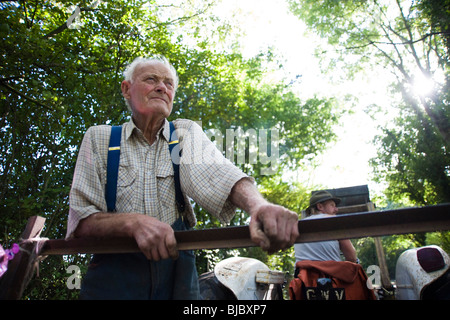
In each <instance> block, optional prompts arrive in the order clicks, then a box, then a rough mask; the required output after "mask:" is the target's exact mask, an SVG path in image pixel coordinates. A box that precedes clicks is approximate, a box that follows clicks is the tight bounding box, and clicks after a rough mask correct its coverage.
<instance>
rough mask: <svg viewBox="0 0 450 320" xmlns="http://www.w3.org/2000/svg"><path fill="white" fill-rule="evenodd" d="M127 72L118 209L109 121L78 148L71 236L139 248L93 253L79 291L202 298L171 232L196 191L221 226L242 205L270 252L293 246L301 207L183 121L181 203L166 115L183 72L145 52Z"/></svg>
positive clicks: (92, 295) (188, 216)
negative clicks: (181, 203)
mask: <svg viewBox="0 0 450 320" xmlns="http://www.w3.org/2000/svg"><path fill="white" fill-rule="evenodd" d="M124 75H125V80H124V81H123V82H122V85H121V88H122V94H123V96H124V98H125V101H126V103H127V105H128V107H129V109H130V110H131V112H132V117H131V120H130V121H129V122H127V123H125V124H124V125H123V128H122V136H121V140H120V166H119V169H118V179H117V200H116V202H115V203H116V207H115V211H114V212H108V209H107V203H106V200H105V184H106V180H107V157H108V143H109V139H110V136H111V127H110V126H106V125H103V126H95V127H91V128H89V130H88V131H87V132H86V134H85V137H84V139H83V143H82V145H81V148H80V151H79V155H78V160H77V165H76V169H75V174H74V178H73V183H72V189H71V193H70V212H69V219H68V230H67V237H68V238H70V237H84V238H108V237H130V238H134V239H135V241H136V243H137V245H138V246H139V248H140V250H141V253H138V254H110V255H94V257H93V260H92V262H91V264H90V266H89V270H88V272H87V274H86V276H85V278H84V279H83V285H82V290H81V297H82V298H86V299H196V298H198V297H199V292H198V280H197V272H196V269H195V260H194V255H193V254H192V252H184V251H178V250H177V242H176V239H175V236H174V230H184V229H186V228H189V227H192V226H194V225H195V223H196V218H195V216H194V213H193V210H192V207H191V206H190V202H189V198H191V199H193V200H194V201H195V202H196V203H197V204H199V205H200V206H202V207H203V208H205V209H206V210H207V211H208V212H209V213H210V214H212V215H215V216H216V217H218V219H219V220H220V221H222V222H224V223H226V222H229V221H230V219H231V218H232V217H233V216H234V212H235V209H236V207H239V208H241V209H243V210H245V211H246V212H248V213H249V214H250V217H251V220H250V226H249V227H250V234H251V238H252V240H253V241H254V242H255V244H257V245H260V246H261V247H262V248H263V249H264V250H267V251H269V252H274V251H277V250H280V249H285V248H287V247H289V246H292V245H293V243H294V242H295V239H296V238H297V236H298V229H297V223H296V222H297V219H298V218H297V214H296V213H294V212H291V211H289V210H287V209H285V208H283V207H281V206H278V205H274V204H272V203H269V202H268V201H266V200H265V199H264V198H263V197H262V196H261V195H260V193H259V192H258V190H257V188H256V187H255V185H254V183H253V180H252V179H251V178H249V177H247V176H246V175H245V174H243V173H242V172H241V171H240V170H239V169H238V168H236V167H235V166H234V165H233V164H232V163H231V162H229V161H228V160H226V159H225V158H224V157H223V156H222V154H221V153H220V152H218V151H217V150H216V149H215V148H212V147H211V146H212V142H211V141H210V140H209V139H208V138H207V137H206V135H205V134H204V133H203V132H202V130H201V128H200V127H199V126H198V125H197V124H196V123H195V122H193V121H189V120H184V119H179V120H175V121H173V124H174V126H175V128H176V132H177V133H178V141H179V147H180V150H181V154H182V156H181V158H180V163H179V174H180V184H181V190H182V192H183V198H184V200H185V205H186V206H185V209H184V210H178V209H177V201H176V194H175V193H176V192H175V189H176V188H175V183H174V172H175V171H174V168H173V163H172V157H171V154H170V153H169V143H172V142H171V137H170V132H171V131H170V124H169V122H168V121H167V120H166V119H167V118H168V117H169V115H170V114H171V112H172V105H173V100H174V96H175V92H176V89H177V85H178V76H177V73H176V70H175V69H174V67H173V66H172V65H171V64H170V63H169V62H168V61H167V59H165V58H164V57H156V58H150V59H143V58H138V59H136V60H135V61H133V63H131V64H130V66H129V67H128V68H127V69H126V71H125V72H124ZM212 150H216V151H215V152H214V151H212ZM188 197H189V198H188Z"/></svg>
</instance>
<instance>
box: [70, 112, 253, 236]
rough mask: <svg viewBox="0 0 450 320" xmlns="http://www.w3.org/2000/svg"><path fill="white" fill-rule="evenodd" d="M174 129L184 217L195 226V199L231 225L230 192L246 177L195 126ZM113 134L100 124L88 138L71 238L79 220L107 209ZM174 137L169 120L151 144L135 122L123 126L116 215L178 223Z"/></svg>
mask: <svg viewBox="0 0 450 320" xmlns="http://www.w3.org/2000/svg"><path fill="white" fill-rule="evenodd" d="M174 125H175V127H176V131H177V134H178V137H179V141H180V144H179V146H180V148H181V150H182V157H181V162H180V180H181V188H182V191H183V194H184V197H185V202H186V208H185V212H184V215H185V217H186V218H187V220H188V221H189V223H190V225H191V226H194V225H195V224H196V218H195V215H194V212H193V210H192V207H191V205H190V201H189V198H191V199H192V200H194V201H195V202H196V203H197V204H199V205H200V206H202V207H203V208H204V209H206V210H207V211H208V212H209V213H211V214H213V215H214V216H216V217H217V218H218V219H219V220H220V221H221V222H222V223H228V222H229V221H230V220H231V218H232V217H233V216H234V213H235V209H236V208H235V207H234V206H233V205H232V204H231V202H230V201H228V196H229V194H230V192H231V188H232V187H233V186H234V184H235V183H236V182H237V181H239V180H240V179H242V178H246V177H247V176H246V175H245V174H244V173H243V172H242V171H241V170H239V169H238V168H236V166H234V165H233V164H232V163H231V162H230V161H228V160H227V159H226V158H224V157H223V155H222V153H221V152H219V150H218V149H217V148H216V147H215V145H214V144H213V143H212V142H211V141H210V140H209V139H208V137H207V136H206V135H205V134H204V133H203V131H202V130H201V128H200V126H199V125H197V124H196V123H195V122H193V121H190V120H184V119H180V120H175V121H174ZM110 134H111V127H110V126H107V125H101V126H95V127H91V128H89V129H88V130H87V132H86V134H85V136H84V139H83V142H82V144H81V147H80V151H79V154H78V159H77V164H76V168H75V173H74V177H73V182H72V188H71V191H70V210H69V219H68V223H67V237H68V238H70V237H72V235H73V232H74V231H75V229H76V227H77V225H78V223H79V221H80V220H82V219H84V218H86V217H88V216H89V215H91V214H94V213H97V212H106V211H107V207H106V200H105V184H106V164H107V154H108V151H107V150H108V146H109V137H110ZM169 135H170V128H169V122H168V121H167V120H166V121H165V124H164V126H163V127H162V128H161V130H160V131H159V132H158V134H157V139H156V141H155V142H154V143H153V144H152V145H150V144H149V143H148V142H147V140H146V139H145V137H144V136H143V134H142V132H141V130H139V129H138V128H137V127H136V126H135V124H134V123H133V121H132V120H131V121H129V122H127V123H125V124H124V125H123V130H122V139H121V149H120V164H119V176H118V183H117V200H116V209H117V210H116V211H117V212H124V213H142V214H146V215H149V216H152V217H155V218H158V219H159V220H160V221H162V222H165V223H168V224H172V223H174V222H175V221H176V219H177V218H178V215H179V213H178V210H177V207H176V201H175V186H174V178H173V175H174V173H173V165H172V160H171V157H170V153H169V146H168V141H169ZM188 197H189V198H188Z"/></svg>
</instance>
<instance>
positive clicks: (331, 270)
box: [289, 260, 376, 300]
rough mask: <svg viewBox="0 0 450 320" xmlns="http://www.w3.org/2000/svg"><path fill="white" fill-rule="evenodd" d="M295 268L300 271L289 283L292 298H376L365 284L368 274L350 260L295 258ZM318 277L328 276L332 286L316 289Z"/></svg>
mask: <svg viewBox="0 0 450 320" xmlns="http://www.w3.org/2000/svg"><path fill="white" fill-rule="evenodd" d="M295 267H296V268H298V269H299V273H298V276H297V277H296V278H294V279H293V280H292V281H291V283H290V284H289V297H290V299H291V300H315V299H317V298H319V299H325V300H327V299H330V300H331V299H336V300H344V299H345V300H376V297H375V294H374V292H373V290H372V289H369V288H368V287H367V275H366V273H365V272H364V270H363V268H362V267H361V266H360V265H359V264H356V263H353V262H349V261H310V260H304V261H298V262H297V263H296V265H295ZM319 278H330V279H331V280H332V281H331V282H332V284H331V286H332V288H334V289H331V290H328V292H327V290H326V289H321V292H319V291H318V289H317V288H318V286H317V279H319ZM336 288H338V289H336ZM342 289H343V290H342ZM330 292H331V293H330ZM342 293H344V294H342Z"/></svg>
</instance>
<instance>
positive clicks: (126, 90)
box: [120, 80, 131, 100]
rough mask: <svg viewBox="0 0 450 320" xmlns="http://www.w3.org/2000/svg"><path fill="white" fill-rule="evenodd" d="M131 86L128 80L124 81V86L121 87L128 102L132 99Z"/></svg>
mask: <svg viewBox="0 0 450 320" xmlns="http://www.w3.org/2000/svg"><path fill="white" fill-rule="evenodd" d="M130 86H131V83H130V81H128V80H124V81H122V84H121V85H120V87H121V89H122V95H123V97H124V98H125V99H127V100H129V99H130Z"/></svg>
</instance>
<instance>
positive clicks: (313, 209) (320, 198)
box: [294, 191, 357, 263]
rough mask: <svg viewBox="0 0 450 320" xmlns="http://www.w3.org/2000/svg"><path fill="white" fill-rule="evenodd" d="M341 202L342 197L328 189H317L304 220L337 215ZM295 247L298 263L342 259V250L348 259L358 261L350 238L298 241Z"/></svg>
mask: <svg viewBox="0 0 450 320" xmlns="http://www.w3.org/2000/svg"><path fill="white" fill-rule="evenodd" d="M340 202H341V199H339V198H336V197H333V196H332V195H331V194H330V193H329V192H327V191H317V192H315V193H314V194H313V195H312V196H311V198H310V200H309V207H308V208H307V209H306V211H305V213H306V217H305V218H304V220H309V219H320V218H325V217H330V216H335V215H336V214H337V213H338V208H337V205H338V204H339V203H340ZM294 248H295V262H296V263H297V262H298V261H303V260H312V261H342V259H341V252H342V253H343V255H344V258H345V260H346V261H350V262H357V257H356V250H355V248H354V247H353V244H352V243H351V242H350V240H348V239H344V240H331V241H319V242H310V243H296V244H295V245H294Z"/></svg>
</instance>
